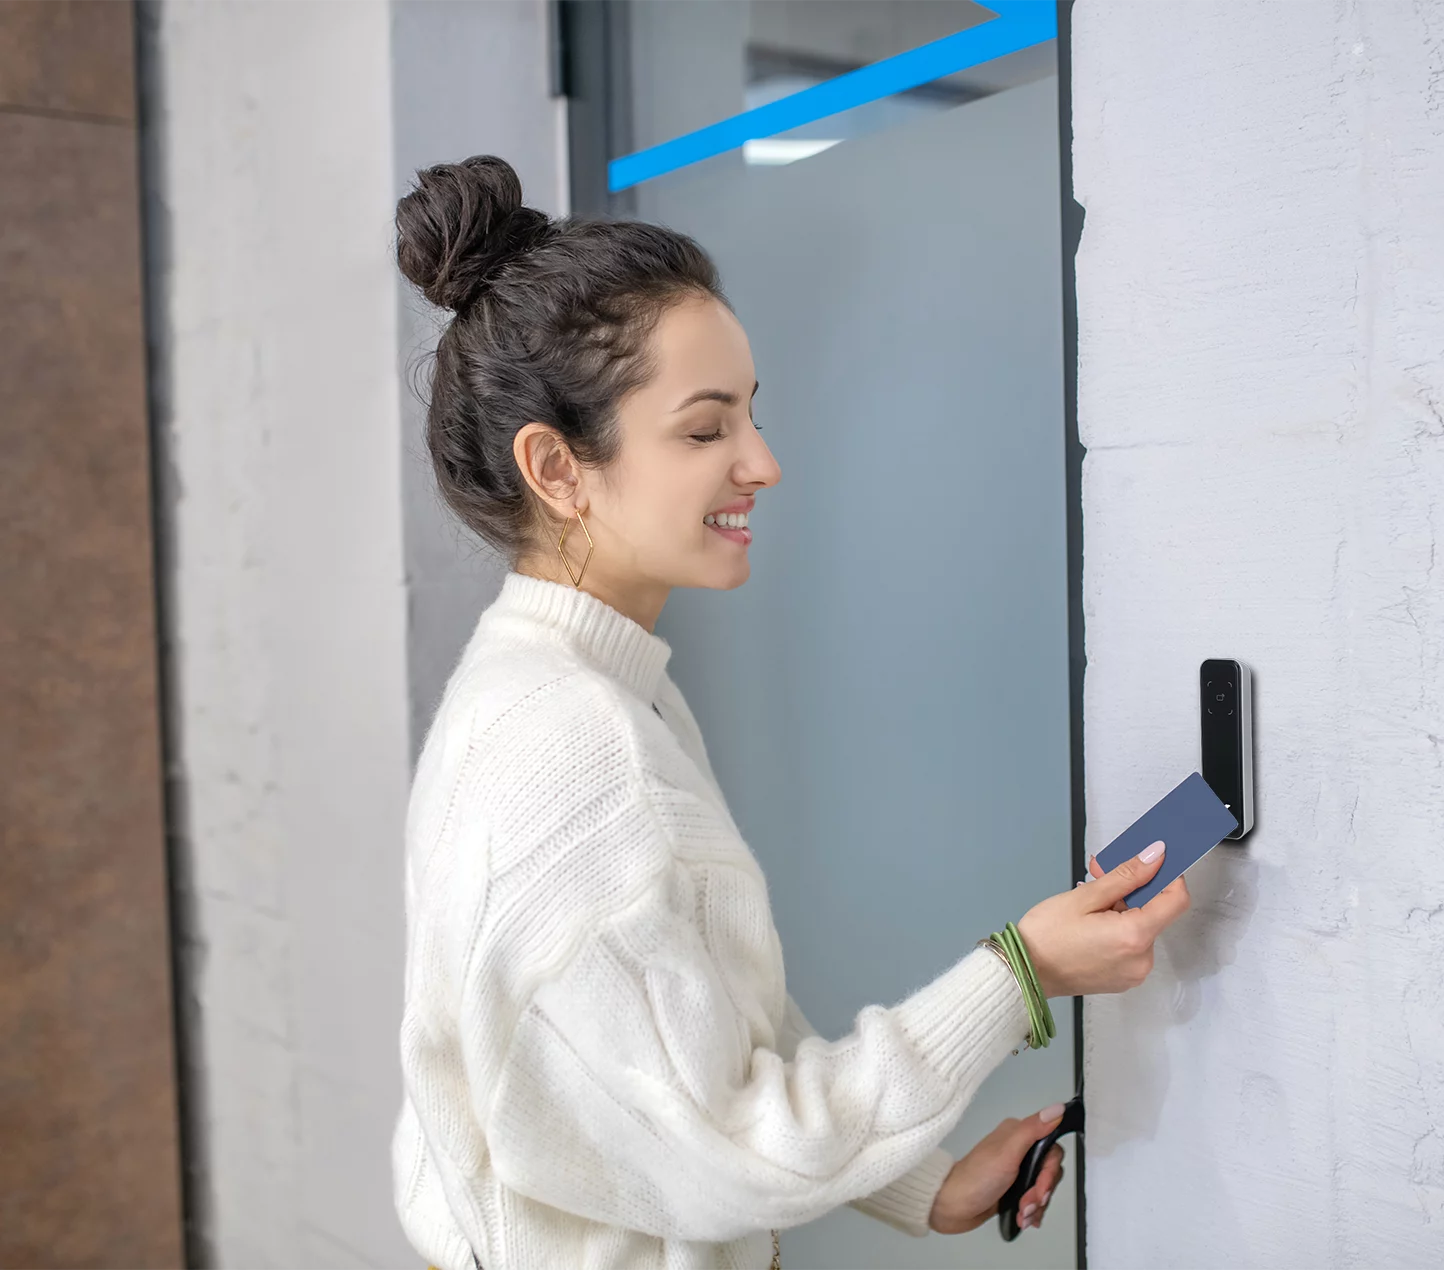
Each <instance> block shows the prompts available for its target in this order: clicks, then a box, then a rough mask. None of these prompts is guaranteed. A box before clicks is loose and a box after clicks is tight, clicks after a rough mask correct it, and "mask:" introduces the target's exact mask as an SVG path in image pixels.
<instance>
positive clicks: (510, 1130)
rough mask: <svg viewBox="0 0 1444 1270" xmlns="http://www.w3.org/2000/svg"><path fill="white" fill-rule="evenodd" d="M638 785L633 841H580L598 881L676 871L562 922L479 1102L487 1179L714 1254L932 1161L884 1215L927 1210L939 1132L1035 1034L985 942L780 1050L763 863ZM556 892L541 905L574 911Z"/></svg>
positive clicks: (685, 804) (719, 819) (665, 789)
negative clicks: (892, 999) (567, 926)
mask: <svg viewBox="0 0 1444 1270" xmlns="http://www.w3.org/2000/svg"><path fill="white" fill-rule="evenodd" d="M644 778H645V779H644V780H643V781H641V782H639V791H640V792H639V794H638V798H637V800H636V801H635V802H634V801H631V800H629V801H628V802H627V803H626V804H624V805H622V806H621V807H614V808H613V815H612V819H611V820H610V823H611V824H612V825H617V824H625V825H626V826H627V827H628V836H627V837H626V838H625V839H622V838H620V837H618V836H617V835H616V833H615V832H613V833H611V834H610V835H609V836H607V840H606V841H605V842H602V841H597V842H594V843H592V844H591V850H590V851H587V844H585V843H583V844H580V846H581V849H582V850H583V851H586V852H587V854H588V855H589V856H591V855H593V854H594V855H595V858H596V859H597V860H598V862H599V863H598V865H597V866H595V867H596V868H600V867H601V865H602V863H605V866H606V873H604V874H600V875H597V876H602V877H606V876H611V875H613V874H614V873H616V872H618V871H620V872H622V873H628V872H629V870H631V866H630V865H629V863H628V862H629V861H631V860H633V859H635V858H639V853H640V858H644V859H649V860H660V861H663V862H664V863H663V864H662V865H661V867H659V868H657V870H656V872H655V873H654V874H653V876H652V878H651V880H650V881H649V882H648V884H647V885H645V886H643V887H640V888H639V889H637V890H634V891H632V892H631V893H630V898H629V899H628V900H627V902H626V903H625V905H624V906H622V907H619V908H617V909H615V910H614V911H612V912H611V913H610V914H609V915H607V916H606V917H605V918H603V919H601V920H593V921H588V922H586V923H585V924H584V925H583V926H582V927H581V928H579V929H577V930H569V931H568V935H567V939H566V949H567V951H566V955H565V956H564V957H563V956H558V957H557V958H556V960H555V961H554V962H553V964H552V967H551V968H550V970H549V972H548V973H547V974H546V975H545V976H544V977H542V978H540V980H539V981H538V982H537V983H536V985H535V987H534V989H533V990H532V991H531V992H530V993H529V994H528V997H527V998H526V1000H525V1002H524V1003H522V1005H521V1008H520V1011H519V1014H518V1015H517V1017H516V1021H515V1026H514V1028H513V1029H512V1032H511V1036H510V1040H509V1043H508V1044H507V1046H506V1049H505V1052H504V1054H503V1056H502V1059H501V1064H500V1070H499V1072H498V1073H497V1077H498V1078H497V1080H496V1082H495V1084H494V1085H492V1086H490V1088H489V1089H488V1090H487V1091H486V1095H485V1098H486V1101H485V1103H484V1105H481V1106H478V1109H477V1110H478V1114H479V1115H480V1116H481V1118H482V1120H483V1123H484V1124H485V1126H486V1140H487V1146H488V1149H489V1151H490V1153H491V1157H492V1162H493V1165H494V1167H495V1169H496V1172H497V1176H498V1177H499V1178H500V1179H501V1180H502V1181H503V1182H504V1183H505V1184H506V1185H508V1186H509V1187H511V1188H512V1189H514V1190H516V1191H518V1192H520V1193H521V1194H524V1195H527V1196H529V1197H531V1198H533V1199H535V1200H538V1201H541V1202H543V1203H546V1204H550V1205H552V1206H554V1207H556V1208H560V1209H563V1210H566V1211H568V1212H572V1213H575V1214H578V1215H580V1216H583V1217H586V1218H590V1219H592V1220H595V1221H600V1222H605V1223H609V1224H614V1225H620V1226H624V1227H627V1228H629V1229H634V1230H641V1231H645V1232H647V1233H650V1234H654V1235H657V1236H660V1237H663V1238H676V1239H683V1240H696V1241H710V1242H719V1241H726V1240H731V1239H736V1238H740V1237H742V1236H744V1235H746V1234H748V1233H750V1232H753V1231H756V1230H758V1229H765V1228H768V1227H788V1226H795V1225H799V1224H802V1223H804V1222H808V1221H811V1220H813V1219H815V1218H817V1217H820V1216H822V1215H823V1214H824V1213H826V1212H828V1211H829V1210H831V1209H833V1208H835V1207H837V1206H838V1205H840V1204H844V1203H851V1202H853V1201H856V1200H859V1199H864V1197H870V1196H874V1195H876V1194H877V1193H878V1192H880V1191H883V1190H884V1188H888V1187H890V1186H892V1185H893V1184H895V1183H898V1182H899V1181H900V1179H903V1178H904V1177H905V1176H906V1175H910V1174H914V1170H918V1169H919V1167H920V1166H923V1165H925V1164H926V1163H927V1162H928V1161H929V1160H931V1171H930V1172H929V1171H928V1170H926V1169H925V1170H924V1173H919V1174H916V1175H914V1177H913V1180H912V1182H911V1183H903V1192H898V1191H894V1192H891V1193H890V1194H889V1195H888V1196H887V1197H885V1198H884V1199H883V1200H882V1201H881V1202H880V1204H879V1205H876V1206H875V1207H877V1208H878V1211H879V1213H881V1212H882V1211H887V1212H889V1213H895V1214H902V1215H904V1217H905V1219H906V1215H907V1214H913V1215H915V1214H916V1212H917V1210H918V1208H920V1207H921V1203H922V1198H923V1197H922V1194H921V1191H922V1190H925V1189H926V1186H927V1185H929V1184H931V1181H932V1176H933V1175H934V1174H935V1173H936V1170H937V1168H938V1167H939V1164H940V1161H939V1160H938V1158H937V1157H936V1156H934V1155H933V1152H934V1149H935V1148H936V1147H937V1145H938V1142H939V1141H940V1140H941V1139H942V1137H943V1136H944V1135H945V1134H946V1133H947V1132H948V1131H949V1130H950V1129H951V1128H952V1127H953V1125H954V1124H956V1122H957V1120H958V1118H959V1117H960V1116H961V1114H962V1111H963V1108H964V1107H965V1106H966V1104H967V1102H968V1101H969V1099H970V1098H971V1097H972V1096H973V1093H974V1091H975V1090H976V1089H977V1087H978V1085H979V1084H980V1083H981V1082H982V1081H983V1079H984V1078H985V1077H986V1076H987V1075H988V1074H989V1072H991V1071H992V1070H993V1068H994V1067H995V1066H997V1064H998V1063H999V1062H1001V1061H1002V1059H1003V1057H1004V1056H1005V1055H1006V1054H1007V1053H1008V1052H1009V1051H1010V1050H1012V1049H1014V1048H1016V1047H1017V1046H1019V1045H1020V1044H1022V1043H1023V1040H1024V1038H1025V1036H1026V1033H1027V1015H1026V1011H1025V1010H1024V1007H1023V1002H1022V997H1021V993H1020V992H1019V990H1018V987H1017V984H1016V982H1015V981H1014V979H1013V977H1012V975H1010V974H1009V973H1008V970H1007V968H1006V967H1005V966H1004V965H1003V964H1002V962H1001V961H1000V960H999V959H998V958H997V957H994V956H993V955H992V954H990V953H988V952H986V951H983V950H977V951H975V952H973V953H971V954H969V955H968V956H965V957H964V958H962V960H960V961H959V962H957V963H956V964H955V965H953V966H952V967H951V968H949V969H948V970H946V971H944V972H943V973H942V974H941V975H940V976H939V977H938V978H937V979H935V980H934V981H933V982H932V983H930V984H927V985H926V986H925V987H923V988H921V989H920V990H918V991H917V992H915V993H913V994H912V995H911V996H909V997H908V998H906V999H905V1000H904V1001H902V1002H900V1003H899V1004H897V1005H895V1006H892V1007H891V1008H886V1007H883V1006H880V1005H874V1006H868V1007H866V1008H865V1009H863V1010H862V1011H861V1012H860V1013H859V1014H858V1016H857V1019H856V1024H855V1027H854V1029H853V1030H852V1032H850V1033H849V1034H848V1035H847V1036H844V1037H842V1038H841V1039H840V1040H836V1041H828V1040H825V1039H823V1038H821V1037H816V1036H812V1037H808V1038H805V1039H802V1040H801V1041H800V1042H799V1043H798V1045H797V1047H796V1052H795V1053H794V1054H793V1055H792V1057H791V1058H790V1059H788V1058H784V1057H783V1055H782V1053H780V1052H779V1048H778V1045H779V1035H780V1032H781V1030H782V1029H781V1028H779V1027H778V1026H777V1021H779V1020H781V1019H782V1018H783V1017H784V1015H785V1012H786V1011H785V1000H786V993H785V988H784V987H783V984H782V982H781V979H780V974H779V972H780V968H781V960H780V955H779V954H780V950H779V949H778V948H777V945H776V939H777V936H776V931H775V929H774V927H773V926H772V922H771V916H770V910H769V908H768V904H767V896H766V888H765V882H764V881H763V879H762V875H761V873H760V870H759V869H758V868H757V865H756V862H755V860H753V859H752V857H751V853H750V852H749V851H747V849H746V845H745V843H743V842H742V841H741V840H740V838H739V837H738V835H737V830H736V826H735V824H734V823H733V822H732V820H731V818H730V816H728V815H727V814H726V812H725V809H723V808H721V807H719V806H718V805H717V804H716V803H715V802H714V801H713V800H712V799H710V798H709V797H708V796H707V795H706V792H705V791H704V790H701V789H696V788H693V789H688V788H683V787H681V786H680V785H677V784H668V783H667V782H666V781H665V780H660V779H659V778H658V774H657V773H655V772H651V773H644ZM638 835H641V837H642V839H643V840H642V841H640V842H639V841H638ZM574 845H575V844H574ZM631 871H632V872H634V870H631ZM579 876H587V875H579ZM560 885H561V884H560V883H559V882H557V881H555V880H553V881H551V883H550V886H549V890H548V895H547V902H548V903H551V904H565V903H566V896H565V894H563V893H561V892H560V890H559V887H560ZM538 920H540V919H538ZM925 1174H926V1178H925ZM924 1178H925V1180H924ZM939 1180H940V1179H939ZM908 1185H911V1186H912V1187H913V1193H911V1194H906V1193H904V1192H906V1190H907V1187H908ZM924 1221H925V1217H924Z"/></svg>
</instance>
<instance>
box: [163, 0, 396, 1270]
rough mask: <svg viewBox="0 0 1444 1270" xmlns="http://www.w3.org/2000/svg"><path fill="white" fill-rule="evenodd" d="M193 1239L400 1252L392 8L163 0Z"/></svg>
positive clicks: (211, 1259)
mask: <svg viewBox="0 0 1444 1270" xmlns="http://www.w3.org/2000/svg"><path fill="white" fill-rule="evenodd" d="M147 16H148V18H149V23H150V26H151V38H150V41H149V46H150V50H151V54H152V65H151V72H152V75H151V90H152V93H153V111H152V116H151V121H150V122H151V135H150V145H149V150H150V153H151V155H152V157H153V158H154V159H155V160H157V162H158V165H159V166H158V170H155V171H153V172H152V177H153V179H154V181H155V184H154V186H153V188H152V190H151V206H150V209H149V211H150V229H151V235H152V240H153V245H154V249H155V255H154V258H153V261H152V297H151V298H152V303H153V305H154V306H155V307H156V317H157V326H156V331H155V335H156V337H157V339H158V342H159V345H160V348H161V356H160V362H159V365H158V371H159V373H158V375H157V391H158V396H159V405H160V408H159V411H158V415H159V418H158V424H159V437H158V440H159V442H160V447H161V451H162V453H163V455H164V456H165V462H166V463H167V465H168V468H169V473H168V476H167V480H166V482H165V486H166V488H165V490H164V492H165V506H164V508H163V519H164V521H165V524H164V525H163V533H164V535H165V537H166V539H167V540H168V543H169V547H168V553H169V555H170V560H169V562H168V568H167V570H166V573H165V579H164V585H165V589H166V593H167V596H168V601H167V604H168V609H169V631H168V635H169V638H170V643H171V647H170V664H171V690H172V692H173V693H174V694H175V698H174V701H173V707H174V724H175V730H174V732H173V735H172V745H173V747H174V752H173V756H172V757H173V760H174V762H173V780H174V781H175V782H176V785H177V789H178V792H179V793H180V795H181V801H180V804H179V807H178V813H179V815H178V818H177V823H176V825H175V828H176V830H177V832H178V833H179V835H180V837H181V839H182V841H181V843H180V853H181V854H180V861H181V864H182V865H183V873H184V875H183V878H182V881H183V884H184V889H185V893H186V894H185V909H186V911H185V913H184V915H183V918H182V927H181V931H182V937H183V939H184V941H185V943H184V956H185V961H186V964H187V967H188V974H187V977H186V981H185V983H184V984H183V991H184V993H185V996H186V999H187V1004H188V1012H189V1014H190V1016H191V1022H192V1026H193V1028H194V1029H195V1032H194V1033H193V1035H192V1037H191V1043H192V1057H193V1058H194V1059H195V1060H196V1066H195V1069H193V1070H192V1071H191V1072H190V1073H189V1079H190V1081H191V1088H192V1090H193V1091H194V1093H195V1095H196V1098H195V1102H194V1103H193V1107H192V1110H193V1112H194V1113H195V1115H194V1122H195V1127H196V1130H197V1134H196V1140H195V1141H194V1142H192V1144H191V1148H192V1158H191V1161H190V1163H191V1166H192V1170H193V1172H194V1173H195V1174H196V1176H197V1177H198V1179H199V1182H198V1184H199V1194H198V1198H199V1200H200V1201H201V1204H200V1208H199V1211H198V1212H196V1213H194V1214H193V1217H194V1218H195V1221H196V1223H197V1225H198V1227H199V1230H200V1235H201V1244H202V1249H201V1252H202V1256H203V1259H204V1262H205V1263H206V1264H211V1265H217V1266H235V1267H250V1268H259V1267H294V1266H307V1267H324V1266H336V1267H340V1266H346V1267H354V1266H361V1265H372V1266H401V1265H406V1264H410V1263H412V1262H414V1254H413V1253H411V1252H410V1250H409V1249H408V1248H407V1246H406V1243H405V1241H404V1239H403V1237H402V1236H401V1233H400V1228H399V1226H398V1224H397V1222H396V1219H395V1216H394V1213H393V1212H392V1207H391V1177H390V1161H389V1141H390V1133H391V1128H392V1125H393V1123H394V1120H395V1115H396V1109H397V1106H398V1102H399V1091H400V1072H399V1063H398V1060H397V1041H396V1027H397V1021H398V1019H399V1013H400V992H401V959H402V947H403V942H402V909H403V897H402V889H401V864H400V860H401V835H402V825H403V817H404V810H405V798H406V792H407V785H408V780H409V765H408V753H407V705H408V702H407V682H406V648H405V625H404V621H405V601H406V596H405V591H404V587H403V573H402V526H401V448H400V444H399V412H398V400H399V384H398V381H397V374H396V340H397V332H396V301H395V296H396V291H395V282H394V278H393V275H394V268H393V266H392V264H391V261H390V259H389V256H388V251H389V243H390V236H391V217H392V215H393V212H394V207H395V202H394V198H393V182H392V159H391V86H390V57H389V53H390V40H389V24H390V10H389V7H388V6H387V5H386V4H385V3H379V2H376V0H369V2H365V3H359V2H353V3H348V4H344V5H339V4H313V3H292V4H286V5H271V4H211V3H207V4H191V3H169V4H166V5H164V6H162V7H160V8H159V9H158V10H152V11H149V12H148V15H147Z"/></svg>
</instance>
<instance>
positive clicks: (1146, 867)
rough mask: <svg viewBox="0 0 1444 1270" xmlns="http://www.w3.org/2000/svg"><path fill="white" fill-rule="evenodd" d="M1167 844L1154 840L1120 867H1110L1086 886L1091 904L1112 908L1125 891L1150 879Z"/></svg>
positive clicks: (1126, 892)
mask: <svg viewBox="0 0 1444 1270" xmlns="http://www.w3.org/2000/svg"><path fill="white" fill-rule="evenodd" d="M1163 852H1164V844H1163V843H1162V842H1155V843H1151V844H1150V845H1149V846H1147V847H1145V848H1144V849H1143V850H1142V851H1140V852H1139V853H1138V854H1137V855H1136V856H1134V857H1133V859H1131V860H1125V861H1124V862H1123V863H1122V864H1120V865H1119V866H1118V867H1117V868H1116V869H1110V870H1109V871H1108V872H1107V873H1105V874H1104V875H1103V876H1102V877H1100V878H1095V879H1094V880H1093V883H1092V885H1091V886H1085V887H1084V888H1083V890H1082V894H1083V895H1085V896H1087V898H1088V906H1089V908H1090V909H1091V910H1092V911H1094V912H1101V911H1102V910H1103V909H1105V908H1112V907H1113V905H1115V904H1116V903H1118V901H1119V900H1121V899H1122V898H1123V897H1124V896H1125V895H1130V894H1132V893H1133V892H1134V891H1136V890H1137V889H1138V888H1139V887H1140V886H1142V885H1143V884H1144V883H1145V882H1147V881H1148V879H1149V878H1151V877H1152V876H1153V875H1154V874H1155V873H1157V872H1158V870H1159V867H1160V866H1161V865H1162V864H1163Z"/></svg>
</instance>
